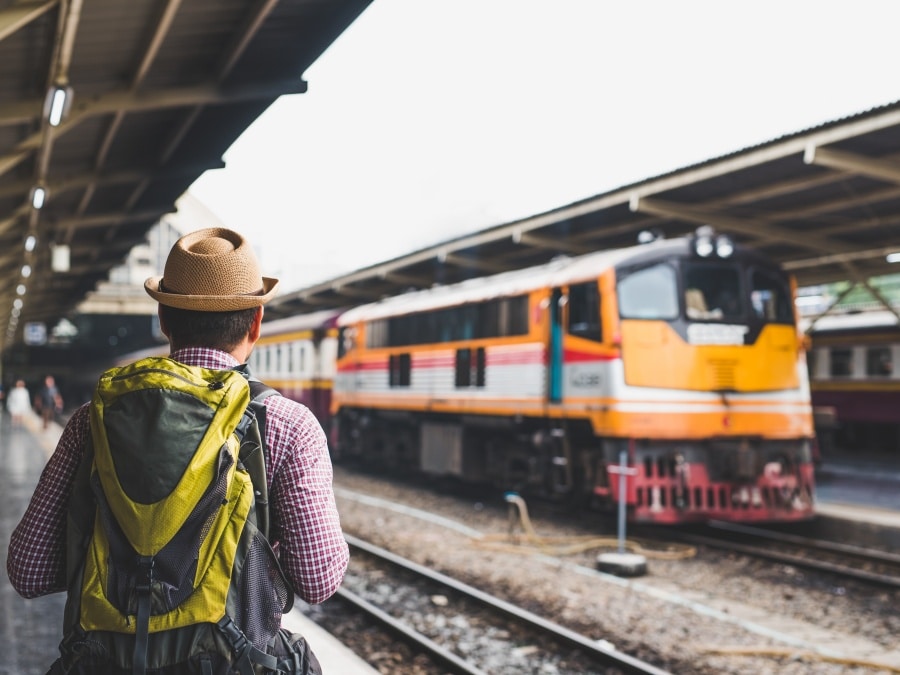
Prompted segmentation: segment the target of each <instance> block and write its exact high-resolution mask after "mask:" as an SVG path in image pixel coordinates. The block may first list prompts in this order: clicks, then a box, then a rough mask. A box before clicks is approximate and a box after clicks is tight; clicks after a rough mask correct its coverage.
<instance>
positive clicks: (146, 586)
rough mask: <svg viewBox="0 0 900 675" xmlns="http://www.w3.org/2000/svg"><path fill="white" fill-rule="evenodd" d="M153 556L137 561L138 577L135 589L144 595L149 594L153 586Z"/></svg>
mask: <svg viewBox="0 0 900 675" xmlns="http://www.w3.org/2000/svg"><path fill="white" fill-rule="evenodd" d="M153 563H154V560H153V556H152V555H150V556H144V555H142V556H140V557H138V561H137V575H136V579H135V583H134V589H135V590H136V591H140V592H142V593H149V592H150V587H151V586H152V585H153Z"/></svg>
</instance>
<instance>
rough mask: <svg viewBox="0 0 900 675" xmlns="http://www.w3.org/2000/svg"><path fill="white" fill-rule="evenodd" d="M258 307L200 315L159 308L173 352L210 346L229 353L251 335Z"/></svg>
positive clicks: (201, 313) (190, 311) (162, 306)
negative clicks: (186, 348) (251, 327)
mask: <svg viewBox="0 0 900 675" xmlns="http://www.w3.org/2000/svg"><path fill="white" fill-rule="evenodd" d="M258 310H259V307H251V308H250V309H239V310H235V311H231V312H198V311H196V310H193V309H179V308H177V307H169V306H168V305H162V304H161V305H160V306H159V314H160V319H161V320H162V321H163V323H165V326H166V330H167V331H168V334H169V341H170V342H171V346H172V349H184V348H185V347H209V348H210V349H219V350H221V351H223V352H230V351H231V350H232V349H234V348H235V347H236V346H237V345H238V344H239V343H240V342H241V340H243V339H244V338H245V337H246V336H247V335H248V334H249V333H250V326H252V325H253V319H254V317H255V316H256V312H257V311H258Z"/></svg>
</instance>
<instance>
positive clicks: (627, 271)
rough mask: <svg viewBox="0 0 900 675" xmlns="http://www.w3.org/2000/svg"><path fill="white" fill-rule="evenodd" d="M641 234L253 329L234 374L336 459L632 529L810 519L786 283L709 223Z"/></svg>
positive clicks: (809, 453)
mask: <svg viewBox="0 0 900 675" xmlns="http://www.w3.org/2000/svg"><path fill="white" fill-rule="evenodd" d="M647 239H652V241H647V242H646V243H642V244H638V245H635V246H629V247H625V248H621V249H616V250H606V251H598V252H595V253H589V254H586V255H581V256H576V257H560V258H557V259H554V260H552V261H550V262H548V263H546V264H543V265H539V266H535V267H531V268H528V269H522V270H516V271H511V272H504V273H501V274H497V275H492V276H485V277H480V278H475V279H470V280H468V281H464V282H461V283H457V284H451V285H445V286H440V285H438V286H434V287H432V288H429V289H426V290H419V291H410V292H406V293H402V294H397V295H394V296H390V297H385V298H383V299H382V300H380V301H377V302H374V303H368V304H364V305H359V306H353V307H345V308H340V309H335V310H328V311H323V312H317V313H315V314H311V315H306V316H302V317H292V318H287V319H278V320H274V321H267V322H264V323H263V335H262V337H261V338H260V340H259V343H258V344H257V346H256V348H255V350H254V352H253V354H252V355H251V358H250V366H251V369H252V370H253V372H254V373H255V374H256V375H257V376H258V377H260V379H262V380H263V381H266V382H268V383H269V384H271V385H272V386H275V387H277V388H280V389H281V390H282V391H283V392H284V393H285V394H286V395H288V396H290V397H292V398H295V399H297V400H299V401H301V402H304V403H305V404H306V405H308V406H309V407H310V408H311V409H312V410H313V411H314V412H315V413H316V415H317V416H318V417H319V419H320V421H321V422H322V425H323V427H324V428H325V429H326V430H327V432H328V435H329V442H330V445H331V450H332V453H333V457H334V460H335V462H342V461H345V460H346V461H365V462H367V463H369V464H370V465H373V466H378V467H381V468H382V469H383V470H386V471H395V472H404V473H415V474H416V475H423V476H430V477H436V478H450V479H453V480H458V481H461V482H466V483H469V482H471V483H480V484H485V485H490V486H495V487H496V488H497V489H498V490H502V491H515V492H518V493H521V494H524V495H534V496H538V497H540V498H543V499H551V500H557V501H565V502H571V503H573V504H578V505H581V506H589V507H591V508H601V509H615V508H618V507H619V505H620V503H622V502H624V504H625V506H626V507H627V513H628V517H629V520H630V521H631V522H637V523H653V524H680V523H691V522H706V521H709V520H726V521H739V522H762V521H770V522H777V521H785V522H786V521H802V520H806V519H810V518H812V517H813V516H814V510H815V463H814V457H815V453H816V436H815V431H814V427H813V412H812V401H811V395H810V383H809V377H808V368H807V362H806V346H807V343H806V341H805V339H804V335H803V334H802V332H801V331H800V329H799V325H798V317H797V314H796V310H795V298H796V291H797V288H796V282H795V280H794V279H793V278H792V277H790V276H789V275H787V274H786V273H785V272H784V271H782V270H781V268H780V267H779V266H778V265H777V264H775V263H773V262H772V261H770V260H768V259H767V258H765V257H764V256H763V255H761V254H759V253H758V252H755V251H754V250H752V249H750V248H747V247H743V246H740V245H737V244H736V243H735V242H734V241H732V239H731V238H730V237H728V236H727V235H725V234H720V233H716V232H714V231H712V230H711V229H710V228H701V229H699V230H698V231H697V232H695V233H692V234H691V235H688V236H684V237H679V238H672V239H665V238H659V237H656V238H653V237H647ZM623 475H624V479H623V478H622V477H623ZM620 485H622V486H624V489H620Z"/></svg>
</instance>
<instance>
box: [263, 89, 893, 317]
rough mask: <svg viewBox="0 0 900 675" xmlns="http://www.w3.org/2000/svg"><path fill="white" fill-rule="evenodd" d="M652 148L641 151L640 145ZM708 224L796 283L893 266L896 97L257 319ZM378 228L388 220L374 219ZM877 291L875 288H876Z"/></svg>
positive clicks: (278, 303)
mask: <svg viewBox="0 0 900 675" xmlns="http://www.w3.org/2000/svg"><path fill="white" fill-rule="evenodd" d="M652 151H653V149H652V148H646V149H642V152H648V153H649V152H652ZM701 225H710V226H712V227H713V228H714V229H716V230H717V231H720V232H725V233H728V234H729V235H731V236H732V238H733V239H734V240H735V241H737V242H739V243H743V244H747V245H750V246H753V247H756V248H757V249H759V250H761V251H762V252H763V253H765V254H767V255H769V256H771V257H772V258H774V259H775V260H776V261H778V262H780V263H781V264H782V265H783V266H784V267H785V268H786V269H787V270H789V271H790V272H792V273H794V274H795V275H796V277H797V280H798V283H799V284H800V285H801V286H813V285H818V284H823V283H829V282H835V281H852V282H854V283H856V284H864V285H866V284H868V281H869V279H871V278H872V277H875V276H880V275H884V274H890V273H898V272H900V265H892V264H891V263H889V262H888V259H887V256H888V255H889V254H891V253H898V254H900V102H897V103H893V104H890V105H886V106H883V107H879V108H876V109H872V110H868V111H866V112H862V113H860V114H858V115H853V116H851V117H847V118H844V119H840V120H836V121H833V122H829V123H826V124H822V125H819V126H816V127H814V128H810V129H806V130H804V131H800V132H797V133H793V134H790V135H786V136H783V137H780V138H777V139H774V140H772V141H770V142H766V143H762V144H760V145H756V146H753V147H749V148H745V149H743V150H740V151H738V152H734V153H732V154H729V155H725V156H722V157H716V158H714V159H710V160H708V161H705V162H702V163H699V164H695V165H693V166H688V167H685V168H683V169H679V170H677V171H673V172H671V173H667V174H665V175H662V176H657V177H654V178H650V179H647V180H644V181H641V182H638V183H634V184H632V185H626V186H623V187H621V188H618V189H614V190H612V191H609V192H606V193H604V194H599V195H596V196H594V197H591V198H589V199H584V200H581V201H578V202H575V203H573V204H568V205H565V206H561V207H560V208H557V209H554V210H552V211H548V212H546V213H540V214H537V215H534V216H532V217H529V218H525V219H522V220H517V221H515V222H510V223H505V224H501V225H498V226H495V227H490V228H488V229H485V230H483V231H480V232H477V233H475V234H470V235H466V236H462V237H459V238H456V239H452V240H449V241H444V242H440V243H438V244H436V245H434V246H431V247H428V248H425V249H421V250H418V251H414V252H412V253H410V254H408V255H404V256H401V257H398V258H395V259H393V260H389V261H386V262H383V263H381V264H377V265H373V266H370V267H367V268H365V269H361V270H359V271H356V272H353V273H351V274H346V275H343V276H340V277H337V278H334V279H331V280H329V281H327V282H323V283H319V284H315V285H312V286H310V287H308V288H304V289H301V290H299V291H295V292H293V293H289V294H286V295H284V296H282V297H281V298H276V299H275V300H274V301H273V302H272V303H271V304H270V305H269V308H268V309H267V312H266V317H267V318H277V317H280V316H288V315H292V314H296V313H304V312H309V311H313V310H316V309H322V308H326V307H343V306H351V305H355V304H360V303H363V302H371V301H375V300H378V299H379V298H381V297H384V296H386V295H393V294H396V293H399V292H402V291H404V290H407V289H420V288H427V287H429V286H432V285H433V284H435V283H443V284H448V283H453V282H457V281H463V280H466V279H470V278H473V277H479V276H484V275H489V274H492V273H499V272H504V271H508V270H512V269H520V268H524V267H528V266H531V265H537V264H541V263H545V262H548V261H550V260H551V259H553V258H554V257H557V256H560V255H567V256H575V255H579V254H583V253H589V252H592V251H597V250H602V249H609V248H619V247H623V246H631V245H634V244H636V243H637V237H638V234H639V233H640V232H642V231H644V230H647V231H657V232H658V233H661V234H663V235H664V236H667V237H675V236H680V235H684V234H687V233H690V232H693V231H694V230H696V228H697V227H698V226H701ZM378 226H379V227H380V228H382V229H385V230H389V229H390V222H382V223H379V224H378ZM876 295H877V291H876Z"/></svg>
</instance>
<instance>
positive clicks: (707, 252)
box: [694, 234, 715, 258]
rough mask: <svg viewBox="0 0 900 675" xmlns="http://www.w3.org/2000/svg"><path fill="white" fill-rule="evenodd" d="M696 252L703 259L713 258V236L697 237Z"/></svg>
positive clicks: (703, 235) (695, 242) (701, 235)
mask: <svg viewBox="0 0 900 675" xmlns="http://www.w3.org/2000/svg"><path fill="white" fill-rule="evenodd" d="M694 250H695V251H696V252H697V255H699V256H700V257H701V258H708V257H709V256H711V255H712V252H713V251H714V250H715V247H714V246H713V240H712V236H710V235H708V234H700V235H697V238H696V239H695V240H694Z"/></svg>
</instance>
